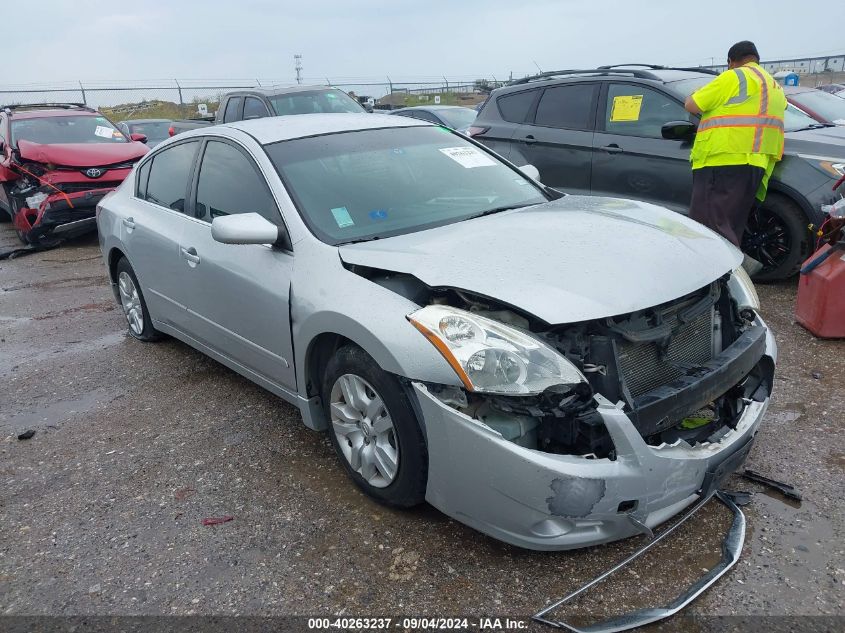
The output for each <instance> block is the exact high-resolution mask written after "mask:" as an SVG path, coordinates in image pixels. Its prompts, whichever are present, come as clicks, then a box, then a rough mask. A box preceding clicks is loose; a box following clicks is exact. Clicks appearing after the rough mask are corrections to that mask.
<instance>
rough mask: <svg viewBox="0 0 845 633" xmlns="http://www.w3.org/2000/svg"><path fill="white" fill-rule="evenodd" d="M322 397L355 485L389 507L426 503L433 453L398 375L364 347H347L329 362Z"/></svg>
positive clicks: (334, 440)
mask: <svg viewBox="0 0 845 633" xmlns="http://www.w3.org/2000/svg"><path fill="white" fill-rule="evenodd" d="M321 395H322V400H323V406H324V408H325V412H326V416H327V417H328V420H329V431H328V433H329V439H330V440H331V443H332V446H334V449H335V451H336V452H337V454H338V456H339V457H340V461H341V463H342V464H343V466H344V468H345V469H346V472H347V473H348V474H349V476H350V477H351V478H352V480H353V481H354V482H355V484H356V485H357V486H358V487H359V488H360V489H361V490H363V491H364V493H366V494H367V495H369V496H370V497H373V498H374V499H376V500H377V501H381V502H382V503H385V504H387V505H391V506H396V507H402V508H408V507H411V506H414V505H417V504H420V503H422V502H423V501H424V500H425V487H426V481H427V478H428V451H427V449H426V444H425V438H424V437H423V433H422V429H421V428H420V424H419V422H418V421H417V416H416V414H415V413H414V409H413V408H412V407H411V404H410V402H409V401H408V396H407V395H406V393H405V390H404V388H403V387H402V385H401V384H400V382H399V380H398V379H397V378H396V376H394V375H393V374H389V373H387V372H386V371H384V370H383V369H382V368H381V367H379V366H378V364H377V363H376V362H375V361H374V360H373V359H372V357H371V356H370V355H369V354H367V353H366V352H365V351H364V350H362V349H361V348H359V347H356V346H354V345H348V346H346V347H342V348H341V349H339V350H338V351H337V352H336V353H335V355H334V356H333V357H332V358H331V360H330V361H329V363H328V366H327V367H326V371H325V374H324V378H323V389H322V394H321Z"/></svg>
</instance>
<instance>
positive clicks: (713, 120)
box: [698, 66, 783, 153]
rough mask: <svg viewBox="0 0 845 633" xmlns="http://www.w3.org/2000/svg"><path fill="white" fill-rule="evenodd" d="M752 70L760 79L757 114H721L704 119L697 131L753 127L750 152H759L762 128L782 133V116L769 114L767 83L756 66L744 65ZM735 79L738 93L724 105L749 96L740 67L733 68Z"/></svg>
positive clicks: (746, 80) (737, 101)
mask: <svg viewBox="0 0 845 633" xmlns="http://www.w3.org/2000/svg"><path fill="white" fill-rule="evenodd" d="M743 68H747V69H748V70H750V71H751V72H753V73H754V74H755V75H756V76H757V78H758V79H759V80H760V105H759V108H758V111H757V114H756V115H755V114H722V115H718V116H714V117H709V118H706V119H704V120H703V121H702V122H701V123H700V124H699V125H698V132H699V133H700V132H705V131H707V130H712V129H715V128H743V127H753V128H754V140H753V141H752V150H751V151H752V152H755V153H756V152H759V151H760V147H761V145H762V141H763V130H764V129H765V128H772V129H776V130H778V131H780V132H781V133H783V118H781V117H776V116H769V115H768V114H767V111H768V109H769V84H768V83H767V82H766V78H765V77H764V76H763V73H761V72H760V71H759V70H758V69H757V68H754V67H753V66H744V67H743ZM734 73H736V76H737V79H738V80H739V93H738V94H737V95H736V96H735V97H731V98H730V99H729V100H728V101H727V102H726V105H737V104H740V103H743V102H745V101H746V100H747V99H748V98H749V94H748V79H747V77H746V75H745V73H744V72H743V71H742V69H741V68H735V69H734Z"/></svg>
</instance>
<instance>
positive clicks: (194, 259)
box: [179, 246, 200, 268]
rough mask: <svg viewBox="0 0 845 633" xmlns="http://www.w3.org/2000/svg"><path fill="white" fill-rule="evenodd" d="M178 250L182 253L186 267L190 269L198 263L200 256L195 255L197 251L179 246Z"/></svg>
mask: <svg viewBox="0 0 845 633" xmlns="http://www.w3.org/2000/svg"><path fill="white" fill-rule="evenodd" d="M179 250H180V251H181V252H182V259H186V260H188V265H189V266H191V267H192V268H193V267H194V266H196V265H197V264H199V263H200V256H199V255H197V249H195V248H194V247H193V246H191V247H190V248H185V247H184V246H180V247H179Z"/></svg>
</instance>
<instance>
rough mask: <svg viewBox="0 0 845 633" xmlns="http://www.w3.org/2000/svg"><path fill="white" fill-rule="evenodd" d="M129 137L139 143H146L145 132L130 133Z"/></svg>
mask: <svg viewBox="0 0 845 633" xmlns="http://www.w3.org/2000/svg"><path fill="white" fill-rule="evenodd" d="M129 138H131V139H132V140H133V141H138V142H139V143H146V142H147V135H146V134H138V132H135V133H133V134H130V135H129Z"/></svg>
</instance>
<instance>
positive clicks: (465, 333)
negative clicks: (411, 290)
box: [408, 305, 587, 395]
mask: <svg viewBox="0 0 845 633" xmlns="http://www.w3.org/2000/svg"><path fill="white" fill-rule="evenodd" d="M408 320H409V321H410V322H411V323H412V324H413V325H414V327H415V328H417V329H418V330H419V331H420V332H422V334H423V335H424V336H425V337H426V338H427V339H428V340H429V341H430V342H431V344H432V345H434V346H435V347H436V348H437V350H438V351H439V352H440V353H441V354H443V357H444V358H445V359H446V361H447V362H448V363H449V365H450V366H451V367H452V369H454V370H455V373H456V374H458V377H459V378H460V379H461V382H463V383H464V386H465V387H466V388H467V389H468V390H469V391H477V392H484V393H502V394H523V395H529V394H538V393H542V392H543V391H545V390H546V389H547V388H548V387H551V386H552V385H560V384H578V383H581V382H587V379H586V378H585V377H584V374H582V373H581V372H580V371H579V370H578V368H577V367H575V365H573V364H572V363H571V362H569V361H568V360H567V359H566V358H565V357H563V356H562V355H561V354H559V353H558V352H557V351H556V350H554V349H552V348H551V347H549V346H548V345H546V344H545V343H543V342H542V341H540V340H538V339H536V338H534V337H533V336H531V335H529V334H526V333H525V332H522V331H521V330H518V329H516V328H513V327H510V326H508V325H504V324H503V323H499V322H498V321H494V320H492V319H487V318H485V317H482V316H478V315H476V314H473V313H471V312H466V311H464V310H459V309H457V308H452V307H449V306H441V305H431V306H427V307H425V308H423V309H421V310H418V311H417V312H414V313H413V314H410V315H408Z"/></svg>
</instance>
